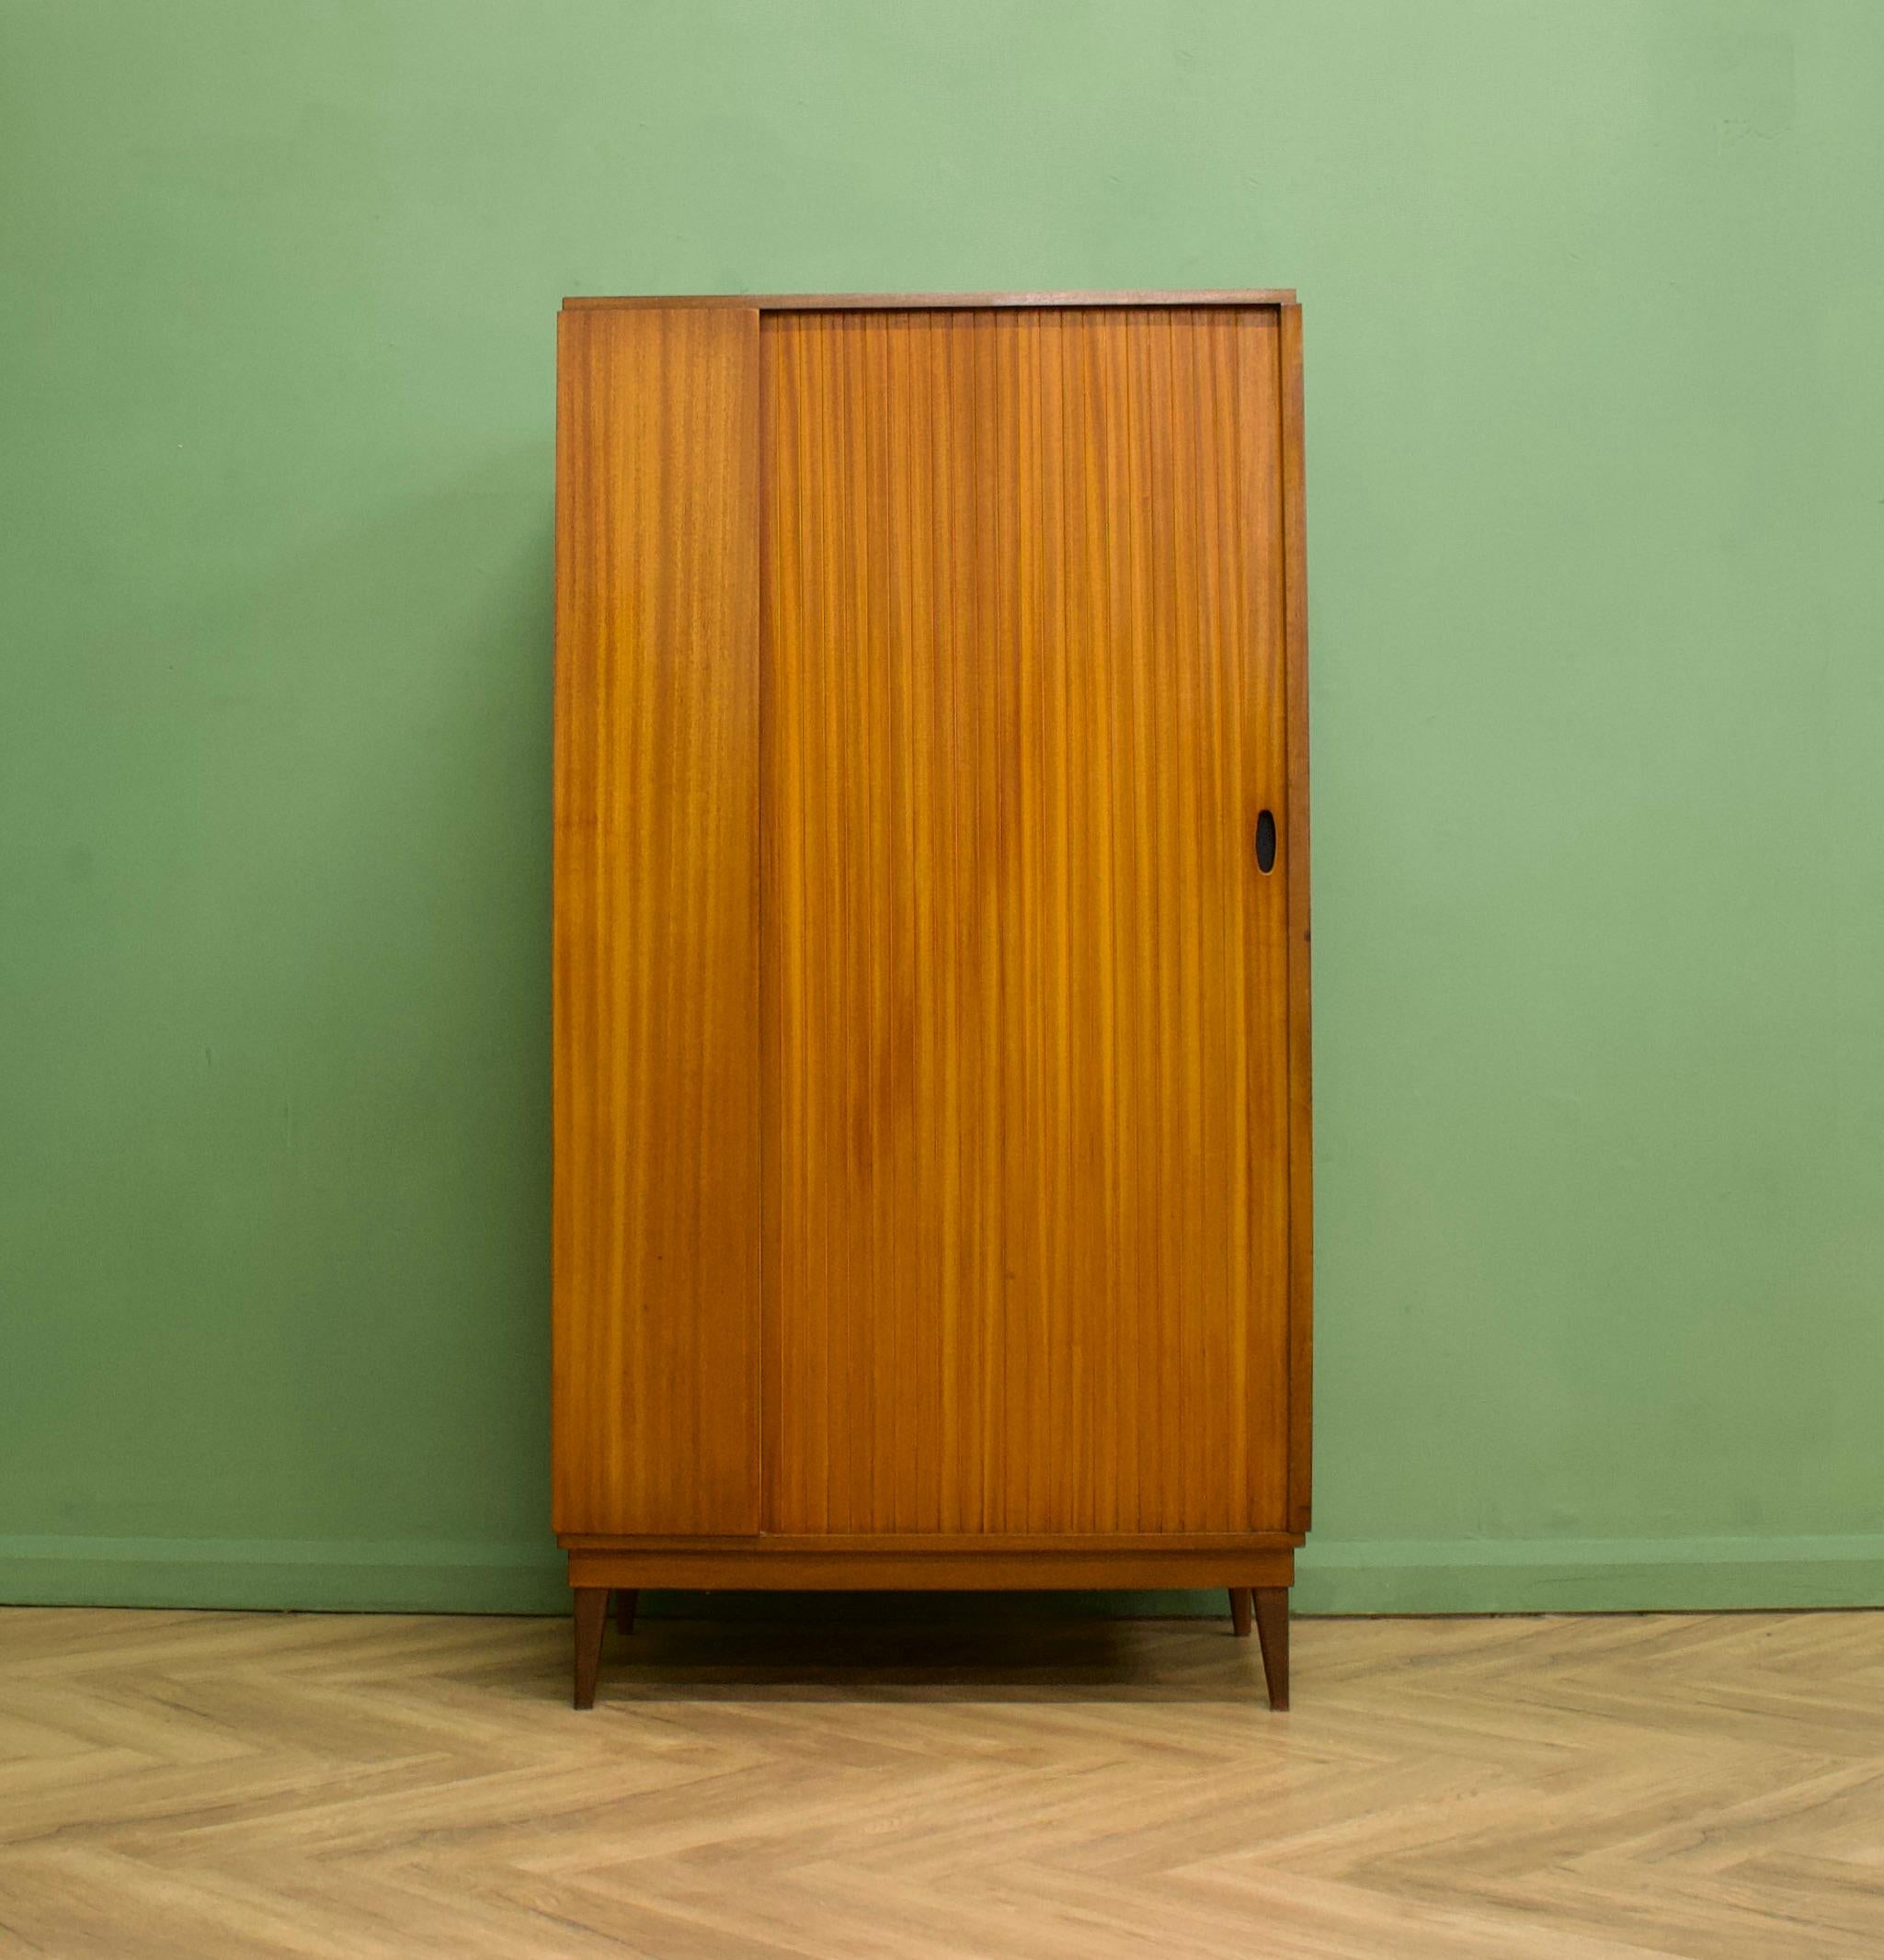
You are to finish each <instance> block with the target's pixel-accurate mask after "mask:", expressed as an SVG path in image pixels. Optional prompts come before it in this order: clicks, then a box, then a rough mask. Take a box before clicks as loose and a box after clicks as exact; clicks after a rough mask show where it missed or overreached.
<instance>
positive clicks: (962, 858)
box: [759, 309, 1288, 1533]
mask: <svg viewBox="0 0 1884 1960" xmlns="http://www.w3.org/2000/svg"><path fill="white" fill-rule="evenodd" d="M1278 345H1279V335H1278V329H1277V323H1276V317H1275V314H1274V313H1273V312H1253V311H1245V312H1236V311H1230V310H1223V311H1215V310H1209V311H1206V310H1190V311H1185V312H1182V313H1180V312H1177V311H1174V310H1158V311H1152V310H1146V311H1132V310H1123V309H1109V310H1105V311H1098V310H1092V311H1079V310H1067V311H1033V312H1022V311H1013V312H995V311H988V312H976V311H965V310H964V311H935V312H909V313H844V312H834V313H777V314H771V315H769V316H766V317H765V318H764V319H763V320H762V323H761V329H760V336H759V346H760V363H761V370H762V375H763V384H762V390H761V398H762V401H763V405H764V407H763V423H764V436H763V441H764V451H765V461H764V470H763V481H764V490H763V501H764V509H763V524H764V533H765V540H766V542H765V551H764V557H763V562H762V565H761V574H760V580H761V597H760V605H761V618H762V629H761V630H762V642H761V644H762V659H763V664H764V672H765V685H766V689H767V691H766V694H765V708H764V713H763V717H762V725H761V731H760V738H759V739H760V751H761V756H762V758H763V769H762V785H763V787H762V792H761V812H762V815H761V830H762V835H763V837H764V839H765V857H764V878H763V888H762V899H761V910H760V970H761V991H762V1000H763V1017H762V1021H761V1046H762V1049H763V1075H762V1091H761V1114H760V1127H761V1139H762V1141H761V1156H762V1165H763V1168H762V1179H763V1182H764V1187H765V1206H764V1212H765V1236H764V1258H763V1260H762V1264H761V1282H760V1284H761V1292H762V1295H763V1299H764V1303H765V1316H766V1328H765V1348H764V1352H765V1373H766V1387H765V1411H766V1414H765V1425H766V1437H767V1449H766V1498H765V1516H766V1521H767V1524H768V1526H769V1527H770V1528H771V1529H775V1530H778V1531H782V1532H837V1533H871V1532H885V1533H920V1532H940V1533H1112V1532H1171V1531H1179V1532H1182V1531H1192V1532H1227V1531H1247V1530H1252V1529H1262V1528H1268V1529H1272V1530H1280V1529H1282V1528H1283V1526H1284V1522H1285V1515H1284V1514H1285V1476H1286V1466H1285V1435H1286V1427H1287V1425H1286V1402H1285V1398H1286V1394H1287V1354H1286V1282H1287V1263H1288V1219H1287V1212H1286V1205H1285V1202H1282V1201H1283V1195H1284V1194H1285V1191H1286V1113H1287V1112H1286V1094H1287V1046H1286V1038H1287V943H1286V931H1287V911H1286V906H1285V878H1284V877H1282V876H1275V875H1270V876H1265V875H1263V874H1262V872H1260V871H1259V870H1258V869H1257V867H1256V865H1255V862H1254V860H1253V850H1254V840H1255V836H1256V830H1257V825H1258V821H1259V816H1260V814H1261V812H1262V810H1263V809H1264V808H1270V809H1272V810H1274V809H1280V808H1281V806H1282V803H1283V797H1284V789H1285V774H1286V757H1285V731H1284V715H1283V712H1282V711H1283V700H1282V660H1281V648H1282V634H1283V613H1282V604H1281V593H1282V581H1281V553H1282V525H1281V500H1280V484H1279V452H1280V445H1279V440H1278V399H1279V396H1278V388H1279V368H1278Z"/></svg>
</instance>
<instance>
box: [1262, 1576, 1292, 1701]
mask: <svg viewBox="0 0 1884 1960" xmlns="http://www.w3.org/2000/svg"><path fill="white" fill-rule="evenodd" d="M1255 1598H1256V1631H1257V1633H1258V1634H1259V1635H1261V1636H1262V1678H1263V1680H1264V1681H1267V1682H1268V1683H1269V1705H1270V1706H1271V1707H1272V1708H1274V1709H1284V1708H1286V1707H1287V1706H1288V1705H1289V1589H1288V1588H1287V1587H1286V1586H1258V1587H1257V1588H1256V1589H1255Z"/></svg>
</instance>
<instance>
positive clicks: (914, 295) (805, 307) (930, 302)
mask: <svg viewBox="0 0 1884 1960" xmlns="http://www.w3.org/2000/svg"><path fill="white" fill-rule="evenodd" d="M1295 300H1296V295H1295V292H1294V291H1293V289H1292V288H1289V287H1285V286H1264V287H1256V288H1250V287H1240V288H1224V289H1222V290H1219V291H1171V292H1160V291H1143V292H748V293H714V292H685V293H616V294H610V293H592V294H587V295H582V296H572V297H571V298H569V299H566V300H565V301H564V302H563V304H564V306H565V309H567V310H569V311H571V312H582V311H587V310H588V309H591V308H610V307H637V306H664V307H675V306H737V307H744V308H752V307H757V308H758V310H759V312H760V313H832V312H839V311H841V312H844V313H866V312H887V313H908V312H910V311H911V310H912V309H917V310H924V311H932V310H934V309H937V308H954V307H968V308H974V309H977V310H980V311H983V312H986V311H988V310H989V309H994V308H1007V307H1041V306H1077V307H1082V308H1090V307H1099V306H1131V307H1147V306H1172V307H1185V306H1214V307H1224V306H1292V305H1294V304H1295Z"/></svg>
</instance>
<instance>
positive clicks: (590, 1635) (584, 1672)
mask: <svg viewBox="0 0 1884 1960" xmlns="http://www.w3.org/2000/svg"><path fill="white" fill-rule="evenodd" d="M608 1624H609V1589H608V1588H607V1587H606V1586H578V1587H577V1589H576V1705H577V1707H578V1708H593V1707H594V1706H595V1678H596V1676H597V1675H598V1674H599V1673H600V1672H601V1665H602V1632H603V1630H604V1628H606V1627H607V1625H608Z"/></svg>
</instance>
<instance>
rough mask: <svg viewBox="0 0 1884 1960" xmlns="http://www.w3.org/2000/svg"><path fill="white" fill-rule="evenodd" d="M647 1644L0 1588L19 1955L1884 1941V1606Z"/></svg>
mask: <svg viewBox="0 0 1884 1960" xmlns="http://www.w3.org/2000/svg"><path fill="white" fill-rule="evenodd" d="M1295 1640H1296V1708H1295V1711H1294V1713H1293V1714H1291V1715H1285V1716H1276V1715H1271V1714H1270V1713H1269V1712H1268V1710H1267V1709H1266V1707H1265V1706H1264V1704H1263V1697H1262V1679H1261V1666H1260V1660H1259V1658H1258V1656H1257V1653H1256V1650H1255V1645H1254V1643H1253V1642H1242V1641H1236V1640H1233V1639H1231V1637H1230V1635H1229V1630H1228V1626H1227V1622H1226V1623H1224V1624H1214V1623H1210V1622H1162V1623H1160V1622H1103V1621H1069V1620H1066V1619H1061V1618H1056V1617H1053V1616H1052V1615H1051V1613H1050V1611H1049V1610H1046V1609H1043V1610H1042V1611H1041V1612H1037V1613H1030V1612H1016V1613H1013V1614H1008V1613H1004V1612H998V1613H997V1614H996V1616H995V1617H993V1618H992V1619H989V1620H988V1621H985V1622H980V1623H976V1622H970V1621H966V1620H964V1621H960V1622H955V1623H943V1622H940V1621H936V1620H932V1619H928V1618H925V1617H924V1616H923V1614H922V1612H921V1610H920V1608H919V1606H918V1605H916V1604H915V1603H914V1602H912V1604H911V1609H910V1612H909V1614H908V1617H907V1618H905V1619H903V1620H901V1621H896V1620H895V1619H890V1620H885V1621H883V1622H880V1623H869V1624H846V1625H839V1626H830V1625H823V1626H820V1625H817V1624H811V1623H810V1622H809V1621H808V1620H799V1621H771V1620H752V1621H741V1622H718V1623H715V1622H706V1621H700V1622H659V1621H653V1622H644V1624H643V1628H642V1630H641V1631H640V1632H639V1633H637V1634H636V1635H634V1637H633V1638H632V1640H630V1641H628V1642H625V1643H623V1642H620V1641H618V1640H616V1639H615V1638H614V1636H613V1635H611V1656H610V1667H609V1669H608V1671H607V1673H606V1675H605V1679H604V1686H603V1693H602V1699H601V1701H600V1703H599V1705H598V1706H597V1708H596V1709H595V1711H594V1712H593V1713H592V1714H588V1715H578V1714H577V1713H575V1712H574V1711H572V1710H571V1709H569V1708H568V1707H567V1705H566V1704H565V1693H566V1673H565V1669H566V1659H567V1628H566V1626H565V1624H562V1623H557V1622H545V1621H541V1620H523V1619H506V1620H497V1619H486V1620H478V1619H468V1618H455V1619H454V1618H443V1617H436V1618H399V1617H390V1616H389V1617H379V1616H366V1615H358V1616H341V1615H315V1614H243V1613H186V1612H97V1611H51V1610H38V1609H14V1610H12V1611H9V1612H0V1960H14V1956H15V1955H27V1954H32V1955H36V1956H40V1960H43V1956H44V1955H46V1954H56V1955H58V1956H59V1960H172V1956H184V1955H188V1956H189V1960H228V1956H238V1955H239V1956H245V1960H311V1956H320V1960H448V1956H449V1960H459V1956H465V1955H473V1956H481V1955H490V1956H493V1960H496V1956H503V1960H640V1956H647V1960H959V1956H963V1955H969V1954H973V1955H977V1956H997V1955H998V1956H1001V1960H1009V1956H1011V1960H1076V1956H1077V1960H1138V1956H1141V1955H1143V1954H1147V1953H1158V1954H1171V1955H1176V1956H1182V1960H1193V1956H1194V1960H1247V1956H1248V1955H1249V1954H1250V1953H1252V1952H1253V1951H1256V1950H1257V1949H1258V1948H1259V1946H1260V1950H1261V1951H1262V1954H1264V1956H1265V1960H1649V1956H1660V1960H1668V1956H1686V1960H1821V1956H1822V1960H1858V1956H1865V1960H1877V1956H1878V1955H1879V1954H1884V1614H1878V1613H1829V1612H1828V1613H1798V1614H1789V1615H1788V1614H1740V1615H1733V1614H1721V1615H1713V1616H1706V1615H1692V1616H1690V1615H1673V1614H1663V1615H1643V1616H1637V1617H1620V1616H1618V1617H1608V1618H1584V1619H1574V1618H1566V1617H1559V1618H1532V1619H1477V1620H1472V1619H1458V1620H1405V1621H1389V1620H1376V1621H1315V1620H1309V1621H1303V1622H1299V1623H1298V1624H1297V1625H1296V1629H1295ZM1259 1931H1260V1939H1259V1938H1258V1933H1259Z"/></svg>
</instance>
